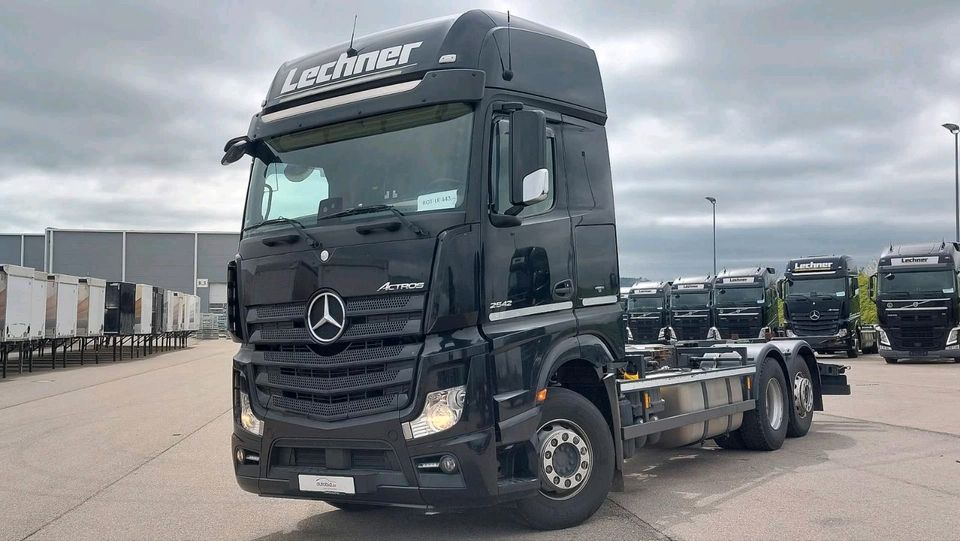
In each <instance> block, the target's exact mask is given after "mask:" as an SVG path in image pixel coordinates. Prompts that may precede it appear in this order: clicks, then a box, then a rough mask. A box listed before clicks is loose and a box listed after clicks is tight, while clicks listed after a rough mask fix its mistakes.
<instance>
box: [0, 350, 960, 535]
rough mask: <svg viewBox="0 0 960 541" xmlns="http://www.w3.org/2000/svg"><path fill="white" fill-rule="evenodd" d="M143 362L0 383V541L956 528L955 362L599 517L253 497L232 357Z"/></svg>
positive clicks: (635, 471)
mask: <svg viewBox="0 0 960 541" xmlns="http://www.w3.org/2000/svg"><path fill="white" fill-rule="evenodd" d="M235 350H236V345H235V344H232V343H230V342H226V341H218V342H217V341H214V342H201V343H198V344H196V345H194V346H193V347H190V348H189V349H186V350H182V351H176V352H170V353H165V354H162V355H157V356H154V357H151V358H148V359H141V360H134V361H123V362H118V363H116V364H106V365H100V366H87V367H83V368H74V369H66V370H57V371H45V372H38V373H35V374H30V375H22V376H15V377H12V378H11V379H8V380H4V381H0V457H2V458H0V480H2V481H3V482H2V483H0V510H2V511H0V513H2V514H0V539H3V540H5V539H124V540H126V539H150V540H154V539H264V540H278V541H279V540H284V541H286V540H290V541H293V540H300V539H317V538H323V539H330V540H336V539H361V538H370V539H394V540H398V539H506V538H510V539H557V538H569V539H598V540H599V539H604V540H606V539H733V538H740V539H773V538H776V539H811V538H845V539H877V538H883V539H947V538H956V537H957V535H958V532H960V513H958V512H957V510H958V509H960V415H957V412H958V411H960V364H952V363H920V362H909V363H901V364H898V365H887V364H885V363H884V362H883V361H882V360H881V359H880V358H879V357H877V356H865V357H861V358H859V359H845V358H844V359H833V360H832V361H833V362H839V363H843V364H847V365H849V366H851V367H852V368H851V370H850V371H849V379H850V383H851V385H852V387H853V395H852V396H847V397H827V398H826V399H825V401H826V411H825V412H824V413H822V414H817V416H816V419H815V422H814V427H813V429H812V431H811V432H810V434H808V435H807V436H806V437H805V438H801V439H796V440H788V441H787V443H786V444H785V445H784V447H783V449H781V450H779V451H777V452H772V453H756V452H748V451H727V450H720V449H717V448H716V447H713V446H712V445H707V446H705V447H688V448H683V449H678V450H669V451H659V450H649V451H644V452H643V453H641V454H640V455H639V456H638V457H637V458H635V459H633V460H632V461H631V462H630V463H629V464H628V467H627V470H626V490H625V491H624V492H620V493H614V494H611V496H610V498H609V499H608V501H607V503H606V504H605V505H604V506H603V507H602V508H601V509H600V511H599V512H598V513H597V515H596V516H594V517H593V518H592V519H591V520H590V521H588V522H587V523H586V524H584V525H582V526H580V527H578V528H573V529H570V530H565V531H563V532H533V531H530V530H528V529H526V528H525V527H524V526H523V525H522V524H520V523H519V522H518V521H517V520H516V518H515V517H514V514H513V512H512V511H511V510H510V509H489V510H482V511H473V512H469V513H456V514H444V515H430V516H427V515H424V514H422V513H417V512H414V511H409V510H388V509H384V510H373V511H367V512H363V513H347V512H344V511H339V510H335V509H333V508H331V507H329V506H327V505H325V504H323V503H320V502H312V501H301V500H279V499H268V498H259V497H257V496H254V495H252V494H248V493H246V492H243V491H241V490H240V489H239V488H238V487H237V486H236V483H235V481H234V478H233V469H232V466H231V462H230V460H231V458H230V445H229V436H230V432H231V429H232V427H231V415H230V372H229V368H230V357H231V355H232V353H233V352H234V351H235Z"/></svg>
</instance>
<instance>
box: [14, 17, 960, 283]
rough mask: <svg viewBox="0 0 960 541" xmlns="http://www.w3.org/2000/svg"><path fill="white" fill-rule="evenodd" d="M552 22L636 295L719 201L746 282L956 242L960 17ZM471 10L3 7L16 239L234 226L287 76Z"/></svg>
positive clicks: (723, 234) (688, 267)
mask: <svg viewBox="0 0 960 541" xmlns="http://www.w3.org/2000/svg"><path fill="white" fill-rule="evenodd" d="M544 6H545V5H544V4H542V3H540V2H532V1H529V2H514V3H511V4H510V6H509V7H510V8H511V9H512V10H513V11H514V12H515V13H516V14H518V15H520V16H523V17H526V18H529V19H533V20H536V21H538V22H543V23H544V24H548V25H551V26H556V27H558V28H560V29H562V30H564V31H567V32H569V33H571V34H574V35H577V36H579V37H581V38H583V39H584V40H585V41H586V42H587V43H590V44H594V45H595V46H597V48H598V51H599V52H600V61H601V66H602V69H603V76H604V83H605V89H606V93H607V100H608V108H609V113H610V120H609V122H608V128H607V129H608V134H609V136H610V139H611V148H612V149H613V151H614V155H613V163H612V166H613V170H614V179H615V184H616V190H617V195H618V198H617V208H618V213H619V218H620V226H621V227H620V231H619V239H620V244H621V271H622V273H623V274H624V275H641V274H642V275H647V276H651V277H670V276H672V275H675V274H682V273H691V272H703V270H704V269H705V265H708V264H710V245H709V237H710V230H709V222H708V221H707V220H706V216H707V213H708V212H709V206H708V205H707V204H706V203H705V202H704V201H703V196H704V195H717V196H718V197H719V198H720V205H721V206H720V211H721V212H720V238H721V242H720V245H721V261H727V262H728V263H730V264H734V263H735V264H741V263H747V262H753V261H758V262H767V263H769V262H772V263H774V264H775V266H779V267H782V264H783V262H784V261H786V259H787V258H789V257H791V256H792V255H796V253H800V252H803V253H813V252H831V253H833V252H836V253H841V252H845V253H851V254H852V255H855V256H857V257H858V258H866V259H869V258H872V257H874V256H875V255H876V253H878V252H879V250H880V248H881V247H882V246H883V245H884V243H886V242H889V241H891V240H892V241H898V240H903V241H912V240H923V239H931V240H932V239H940V238H944V237H950V236H951V235H952V228H953V206H952V193H951V192H952V186H951V184H952V173H953V171H952V163H951V159H952V155H951V154H952V148H951V144H952V141H950V140H949V136H948V134H947V133H946V132H945V131H943V130H942V128H940V127H939V124H941V123H942V122H946V121H954V122H957V121H960V100H958V99H957V98H956V97H955V95H956V94H955V91H954V90H953V89H956V88H958V87H960V61H957V60H955V59H957V58H960V45H958V44H957V41H956V40H955V39H954V37H955V36H956V35H958V34H960V5H958V4H957V3H956V2H912V3H909V4H908V3H903V2H894V1H877V2H874V1H869V2H868V1H861V2H834V1H820V2H763V3H758V2H746V1H744V2H677V3H666V2H593V3H590V4H584V3H582V2H572V1H568V2H555V3H551V4H550V8H549V9H546V8H545V7H544ZM470 7H474V6H473V5H469V4H466V3H463V2H406V3H404V4H403V5H402V7H401V6H398V5H397V4H396V3H385V2H382V1H361V2H352V3H349V4H346V3H342V2H324V1H297V2H285V3H283V4H282V5H281V4H278V5H272V4H264V3H262V2H252V1H230V2H222V3H220V4H216V5H215V4H212V3H200V4H197V3H188V2H169V1H166V2H160V1H154V2H137V3H121V2H109V3H102V2H85V3H78V2H62V3H44V2H20V1H12V2H3V3H0V80H2V81H4V85H3V88H2V90H0V118H2V119H3V120H4V122H3V125H4V127H5V128H6V129H4V130H3V131H2V132H0V194H5V195H2V196H0V230H4V231H14V232H19V231H24V230H28V231H36V230H39V229H41V228H42V227H44V226H46V225H52V226H59V227H126V228H150V227H157V228H160V227H163V228H172V227H184V228H203V229H214V228H216V229H231V230H235V229H236V227H237V224H239V221H240V216H239V215H240V213H241V212H242V204H243V192H244V190H245V179H244V177H245V175H246V170H245V168H243V167H239V166H237V167H234V168H231V169H223V168H221V167H220V165H219V157H220V149H221V147H222V144H223V142H224V141H225V140H226V139H228V138H229V137H232V136H234V135H237V134H240V133H243V132H245V131H246V128H247V123H248V121H249V118H250V115H251V114H252V113H253V112H255V110H256V109H257V106H258V105H259V101H260V99H261V98H262V96H263V92H264V91H265V90H266V87H267V85H268V83H269V81H270V80H271V78H272V76H273V74H274V72H275V70H276V69H277V67H278V66H279V64H280V63H281V62H283V61H284V60H287V59H291V58H294V57H297V56H300V55H303V54H306V53H309V52H311V51H315V50H318V49H321V48H323V47H325V46H328V45H330V44H332V43H336V42H340V41H343V40H345V39H347V38H348V37H349V30H350V25H351V23H352V20H353V15H354V13H356V14H358V15H359V21H358V29H357V30H358V33H359V34H365V33H369V32H373V31H377V30H381V29H384V28H388V27H391V26H396V25H398V24H403V23H407V22H414V21H417V20H420V19H425V18H429V17H435V16H438V15H445V14H449V13H453V12H457V11H460V10H464V9H468V8H470ZM494 7H495V8H497V9H504V8H505V7H507V6H505V5H503V6H501V5H494ZM25 179H28V180H25ZM25 181H28V182H30V183H31V184H33V185H34V186H35V189H34V190H33V191H32V192H31V191H29V188H30V186H26V187H25V186H23V183H24V182H25ZM25 189H27V191H26V192H25V191H24V190H25ZM77 191H82V194H79V195H78V194H77V193H76V192H77ZM13 193H16V194H20V195H19V197H29V198H30V199H31V203H30V204H29V205H22V204H20V203H16V204H15V203H14V202H13V201H12V200H11V197H10V195H9V194H13ZM24 194H27V195H24ZM830 209H839V211H831V210H830ZM663 224H676V225H673V226H669V227H668V226H666V225H663Z"/></svg>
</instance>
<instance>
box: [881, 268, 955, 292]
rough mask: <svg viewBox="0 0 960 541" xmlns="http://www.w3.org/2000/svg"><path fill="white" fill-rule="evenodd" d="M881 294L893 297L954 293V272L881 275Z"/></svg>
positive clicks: (915, 272)
mask: <svg viewBox="0 0 960 541" xmlns="http://www.w3.org/2000/svg"><path fill="white" fill-rule="evenodd" d="M879 285H880V292H881V293H884V294H887V295H893V296H909V295H914V294H924V293H928V294H929V293H938V294H943V293H953V291H954V277H953V272H952V271H912V272H893V273H887V274H881V277H880V280H879Z"/></svg>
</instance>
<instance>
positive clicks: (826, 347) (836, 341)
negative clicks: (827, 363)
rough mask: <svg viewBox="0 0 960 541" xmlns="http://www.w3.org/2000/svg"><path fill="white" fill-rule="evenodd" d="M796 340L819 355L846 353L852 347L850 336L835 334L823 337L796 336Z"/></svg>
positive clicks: (851, 336) (851, 337)
mask: <svg viewBox="0 0 960 541" xmlns="http://www.w3.org/2000/svg"><path fill="white" fill-rule="evenodd" d="M797 339H798V340H803V341H805V342H806V343H808V344H810V347H812V348H813V349H814V350H816V351H817V352H819V353H823V352H828V351H846V350H847V349H850V348H852V347H853V335H852V334H847V336H837V335H835V334H830V335H825V336H798V337H797Z"/></svg>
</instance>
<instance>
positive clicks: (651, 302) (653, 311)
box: [625, 282, 673, 344]
mask: <svg viewBox="0 0 960 541" xmlns="http://www.w3.org/2000/svg"><path fill="white" fill-rule="evenodd" d="M626 297H627V306H626V309H625V317H626V320H627V329H629V331H630V334H629V341H630V342H631V343H634V344H655V343H658V342H661V341H664V340H670V339H671V338H673V330H672V329H671V328H670V282H637V283H635V284H633V286H631V287H630V289H629V290H628V292H627V296H626Z"/></svg>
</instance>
